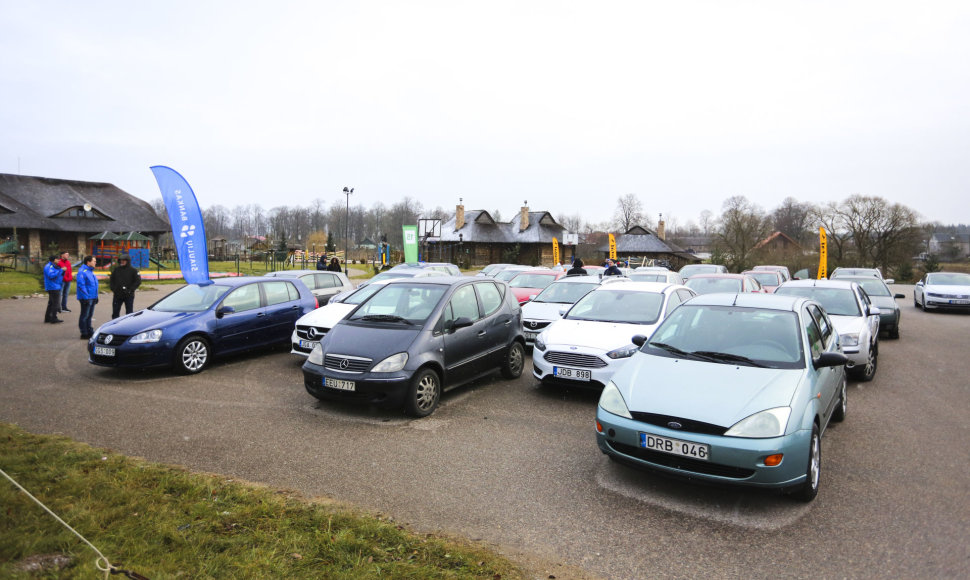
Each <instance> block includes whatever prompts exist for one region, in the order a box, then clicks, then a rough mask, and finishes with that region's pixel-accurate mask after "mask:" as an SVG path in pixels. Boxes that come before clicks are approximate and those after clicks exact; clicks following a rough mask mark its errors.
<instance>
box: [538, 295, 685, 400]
mask: <svg viewBox="0 0 970 580" xmlns="http://www.w3.org/2000/svg"><path fill="white" fill-rule="evenodd" d="M694 296H695V293H694V291H693V290H691V289H690V288H687V287H686V286H682V285H680V284H664V283H661V282H627V283H625V284H602V285H600V286H597V287H596V288H595V289H594V290H592V291H591V292H590V293H589V294H586V295H585V296H583V297H582V298H580V299H579V300H578V301H577V302H576V304H574V305H573V306H572V308H570V309H569V311H568V312H566V314H565V315H564V316H563V317H562V318H561V319H559V320H556V321H555V322H553V323H552V324H550V325H549V326H548V327H546V329H545V330H544V331H542V333H540V334H539V336H538V337H536V340H535V348H534V349H533V351H532V374H533V376H534V377H535V378H537V379H539V380H540V381H542V382H543V383H544V384H551V385H572V386H590V387H600V388H602V387H604V386H605V385H606V383H608V382H609V381H610V377H612V376H613V373H614V372H616V371H617V370H618V369H619V368H620V367H622V366H623V364H624V363H626V361H628V360H629V358H630V357H631V356H633V354H634V353H635V352H637V349H638V348H639V347H637V345H635V344H633V337H634V336H636V335H643V336H646V337H648V338H649V337H650V335H651V334H652V333H653V331H654V330H655V329H656V328H657V326H658V325H659V324H660V323H661V322H663V320H664V319H665V318H666V317H667V315H668V314H670V313H671V312H672V311H673V310H674V309H675V308H677V307H678V306H679V305H680V304H681V303H682V302H684V301H687V300H690V299H691V298H693V297H694Z"/></svg>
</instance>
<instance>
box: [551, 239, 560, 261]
mask: <svg viewBox="0 0 970 580" xmlns="http://www.w3.org/2000/svg"><path fill="white" fill-rule="evenodd" d="M552 265H553V266H558V265H559V240H557V239H556V238H552Z"/></svg>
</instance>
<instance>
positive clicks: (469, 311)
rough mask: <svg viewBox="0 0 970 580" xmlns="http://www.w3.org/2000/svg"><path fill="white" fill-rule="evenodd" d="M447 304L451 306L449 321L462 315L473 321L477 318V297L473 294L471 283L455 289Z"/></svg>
mask: <svg viewBox="0 0 970 580" xmlns="http://www.w3.org/2000/svg"><path fill="white" fill-rule="evenodd" d="M448 305H449V306H450V307H451V308H450V311H451V318H450V319H449V321H453V320H458V319H459V318H461V317H463V316H464V317H467V318H469V319H471V320H473V321H474V320H478V319H479V315H478V298H477V297H476V296H475V288H474V285H473V284H468V285H467V286H462V287H461V288H459V289H458V290H456V291H455V293H454V294H453V295H452V296H451V300H450V301H449V302H448Z"/></svg>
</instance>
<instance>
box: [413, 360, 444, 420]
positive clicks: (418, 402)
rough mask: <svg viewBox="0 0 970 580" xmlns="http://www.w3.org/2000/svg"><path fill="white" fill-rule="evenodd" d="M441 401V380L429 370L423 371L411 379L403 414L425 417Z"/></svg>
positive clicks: (432, 411)
mask: <svg viewBox="0 0 970 580" xmlns="http://www.w3.org/2000/svg"><path fill="white" fill-rule="evenodd" d="M439 401H441V378H439V377H438V373H436V372H434V371H433V370H431V369H423V370H421V371H419V372H418V374H416V375H414V378H413V379H411V388H409V389H408V395H407V400H406V401H405V402H404V412H405V413H406V414H408V415H410V416H412V417H427V416H428V415H430V414H431V413H434V410H435V409H437V408H438V402H439Z"/></svg>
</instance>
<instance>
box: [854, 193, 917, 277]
mask: <svg viewBox="0 0 970 580" xmlns="http://www.w3.org/2000/svg"><path fill="white" fill-rule="evenodd" d="M837 215H838V217H839V219H840V220H841V226H842V227H843V228H844V230H845V231H846V232H848V234H849V236H851V239H852V244H853V246H854V247H855V251H856V255H857V257H858V260H859V263H860V265H862V266H880V267H882V268H883V270H884V271H888V270H889V268H890V267H895V266H896V265H897V264H898V263H900V260H906V259H908V257H911V256H913V255H914V254H917V253H919V246H920V239H921V236H920V232H919V225H920V224H919V215H918V214H917V213H916V212H915V211H913V210H911V209H909V208H908V207H906V206H903V205H901V204H898V203H894V204H890V203H889V202H888V201H886V200H885V199H883V198H881V197H878V196H867V195H859V194H856V195H852V196H849V198H848V199H846V200H845V201H844V202H843V203H842V204H841V206H839V211H838V214H837Z"/></svg>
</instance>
